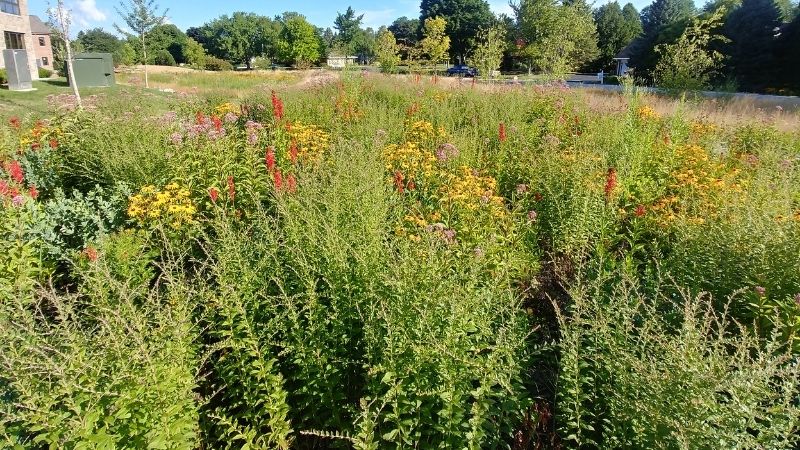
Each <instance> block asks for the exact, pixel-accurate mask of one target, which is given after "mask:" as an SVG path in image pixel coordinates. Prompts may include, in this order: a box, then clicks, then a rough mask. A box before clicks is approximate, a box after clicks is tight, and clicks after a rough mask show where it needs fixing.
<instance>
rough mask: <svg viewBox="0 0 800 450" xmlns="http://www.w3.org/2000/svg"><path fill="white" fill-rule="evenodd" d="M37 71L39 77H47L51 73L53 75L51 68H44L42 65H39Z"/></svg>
mask: <svg viewBox="0 0 800 450" xmlns="http://www.w3.org/2000/svg"><path fill="white" fill-rule="evenodd" d="M38 72H39V78H44V79H47V78H50V76H51V75H53V71H52V70H49V69H45V68H44V67H39V69H38Z"/></svg>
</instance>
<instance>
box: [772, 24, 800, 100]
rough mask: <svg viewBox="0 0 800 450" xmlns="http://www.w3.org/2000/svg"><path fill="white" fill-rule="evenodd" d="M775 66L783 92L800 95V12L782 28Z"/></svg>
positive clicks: (777, 45) (777, 44)
mask: <svg viewBox="0 0 800 450" xmlns="http://www.w3.org/2000/svg"><path fill="white" fill-rule="evenodd" d="M775 66H776V67H779V68H780V70H777V73H776V75H777V82H778V87H779V88H781V89H782V90H783V92H781V93H782V94H791V95H800V76H798V75H797V74H800V14H797V15H795V18H794V20H793V21H792V22H791V23H789V24H788V25H786V26H784V27H783V29H781V34H780V36H779V37H778V41H777V42H776V43H775Z"/></svg>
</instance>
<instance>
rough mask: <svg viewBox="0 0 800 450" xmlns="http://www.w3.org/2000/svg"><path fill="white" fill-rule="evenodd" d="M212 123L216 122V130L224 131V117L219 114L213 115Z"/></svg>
mask: <svg viewBox="0 0 800 450" xmlns="http://www.w3.org/2000/svg"><path fill="white" fill-rule="evenodd" d="M211 123H213V124H214V129H215V130H217V131H222V119H220V118H219V117H217V116H211Z"/></svg>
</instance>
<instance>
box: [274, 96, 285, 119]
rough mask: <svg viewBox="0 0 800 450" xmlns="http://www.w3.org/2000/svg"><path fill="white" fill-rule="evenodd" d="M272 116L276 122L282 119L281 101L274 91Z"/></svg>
mask: <svg viewBox="0 0 800 450" xmlns="http://www.w3.org/2000/svg"><path fill="white" fill-rule="evenodd" d="M272 115H273V116H275V118H276V119H278V120H281V119H283V101H282V100H281V99H280V98H279V97H278V94H276V93H275V91H272Z"/></svg>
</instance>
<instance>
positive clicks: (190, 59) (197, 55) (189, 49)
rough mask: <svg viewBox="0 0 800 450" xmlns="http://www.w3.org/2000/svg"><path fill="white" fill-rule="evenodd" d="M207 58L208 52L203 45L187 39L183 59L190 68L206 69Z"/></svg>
mask: <svg viewBox="0 0 800 450" xmlns="http://www.w3.org/2000/svg"><path fill="white" fill-rule="evenodd" d="M207 58H208V55H206V50H205V49H204V48H203V46H202V45H200V44H198V43H197V41H195V40H194V39H192V38H186V45H184V47H183V59H184V61H185V62H186V64H188V65H189V66H190V67H194V68H197V69H202V68H203V67H205V64H206V59H207Z"/></svg>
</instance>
